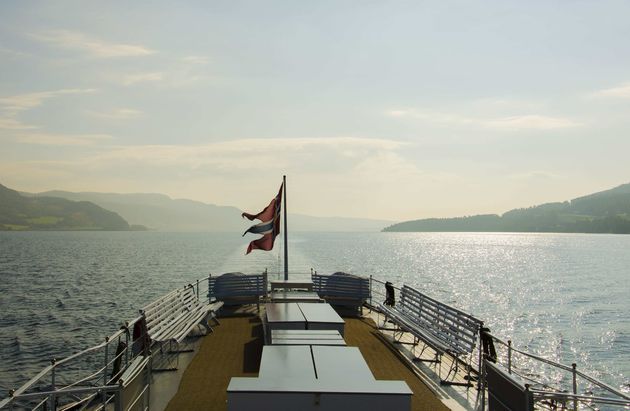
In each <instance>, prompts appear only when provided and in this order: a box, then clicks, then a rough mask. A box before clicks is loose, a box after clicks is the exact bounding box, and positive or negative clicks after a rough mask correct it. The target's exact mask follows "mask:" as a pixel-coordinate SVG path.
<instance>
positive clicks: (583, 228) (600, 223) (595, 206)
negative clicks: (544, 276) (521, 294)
mask: <svg viewBox="0 0 630 411" xmlns="http://www.w3.org/2000/svg"><path fill="white" fill-rule="evenodd" d="M383 231H385V232H425V231H429V232H435V231H451V232H452V231H473V232H495V231H496V232H559V233H614V234H630V183H627V184H622V185H619V186H617V187H614V188H612V189H609V190H604V191H599V192H596V193H592V194H587V195H584V196H581V197H576V198H574V199H572V200H568V201H564V202H554V203H544V204H540V205H537V206H532V207H527V208H516V209H513V210H509V211H507V212H505V213H503V214H502V215H498V214H481V215H474V216H465V217H454V218H425V219H419V220H409V221H403V222H400V223H397V224H393V225H391V226H389V227H386V228H384V229H383Z"/></svg>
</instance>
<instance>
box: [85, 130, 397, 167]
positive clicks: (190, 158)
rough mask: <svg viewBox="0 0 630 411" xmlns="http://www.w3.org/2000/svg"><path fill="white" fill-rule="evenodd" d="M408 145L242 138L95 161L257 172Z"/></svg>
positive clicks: (120, 152)
mask: <svg viewBox="0 0 630 411" xmlns="http://www.w3.org/2000/svg"><path fill="white" fill-rule="evenodd" d="M404 144H405V143H403V142H399V141H394V140H386V139H368V138H359V137H330V138H276V139H240V140H232V141H224V142H217V143H210V144H203V145H143V146H123V147H114V148H112V149H111V150H110V151H107V152H102V153H101V154H99V155H98V156H97V157H96V158H93V159H91V160H90V161H91V162H97V163H103V164H111V162H123V163H133V164H138V163H145V164H150V165H159V166H168V165H170V166H183V167H188V168H192V169H195V168H200V167H216V168H220V169H240V170H243V169H257V168H266V167H268V166H269V164H274V165H275V166H278V167H280V166H281V165H282V164H284V165H287V164H290V163H291V164H292V163H294V162H302V163H304V162H305V161H307V160H308V158H312V157H313V156H315V155H317V154H319V155H326V156H330V157H331V158H332V157H333V156H334V157H338V156H343V158H345V159H346V160H347V161H348V162H356V161H361V159H363V158H365V157H367V156H372V155H373V154H374V153H377V152H383V151H392V150H396V149H398V148H400V147H402V146H403V145H404Z"/></svg>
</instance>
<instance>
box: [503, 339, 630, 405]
mask: <svg viewBox="0 0 630 411" xmlns="http://www.w3.org/2000/svg"><path fill="white" fill-rule="evenodd" d="M492 339H493V341H494V344H495V347H496V348H497V363H499V364H500V365H501V366H502V367H503V368H504V369H505V370H506V371H507V372H508V374H512V375H515V376H518V378H520V379H521V380H522V381H523V382H524V383H525V385H526V386H527V387H528V388H529V391H531V392H532V394H533V396H534V400H535V401H536V403H537V404H538V405H539V406H540V407H544V408H548V409H561V410H578V409H593V410H597V409H600V407H601V406H609V407H614V408H617V407H619V408H620V409H629V408H630V395H628V394H625V393H623V392H621V391H620V390H618V389H616V388H613V387H611V386H610V385H609V384H606V383H605V382H603V381H600V380H599V379H597V378H595V377H593V376H591V375H588V374H586V373H585V372H583V371H581V370H579V369H578V366H577V364H576V363H573V364H571V365H570V366H569V365H566V364H561V363H559V362H556V361H552V360H549V359H547V358H543V357H540V356H538V355H535V354H532V353H529V352H526V351H523V350H520V349H517V348H515V347H514V345H513V344H512V341H510V340H508V341H503V340H502V339H500V338H498V337H496V336H494V335H492Z"/></svg>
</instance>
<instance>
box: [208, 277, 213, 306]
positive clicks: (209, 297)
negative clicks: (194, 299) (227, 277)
mask: <svg viewBox="0 0 630 411" xmlns="http://www.w3.org/2000/svg"><path fill="white" fill-rule="evenodd" d="M210 280H212V273H209V274H208V304H209V303H211V302H212V295H211V294H210ZM213 291H214V290H213Z"/></svg>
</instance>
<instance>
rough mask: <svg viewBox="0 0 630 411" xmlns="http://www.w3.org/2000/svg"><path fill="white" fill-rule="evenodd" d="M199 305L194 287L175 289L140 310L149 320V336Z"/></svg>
mask: <svg viewBox="0 0 630 411" xmlns="http://www.w3.org/2000/svg"><path fill="white" fill-rule="evenodd" d="M198 306H199V300H198V299H197V296H196V294H195V291H194V289H193V287H191V286H188V287H186V288H184V289H177V290H173V291H171V292H170V293H168V294H166V295H164V296H162V297H160V298H158V299H157V300H155V301H154V302H152V303H150V304H148V305H146V306H145V307H143V308H142V309H141V310H140V313H141V314H143V315H144V317H145V319H146V322H147V330H148V332H149V336H152V335H154V334H156V333H157V332H158V331H159V330H160V329H161V328H162V326H164V325H167V324H169V323H170V322H171V321H173V320H174V319H176V318H177V317H179V316H180V315H181V314H183V313H184V312H186V311H189V310H191V309H193V308H195V307H198Z"/></svg>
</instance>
